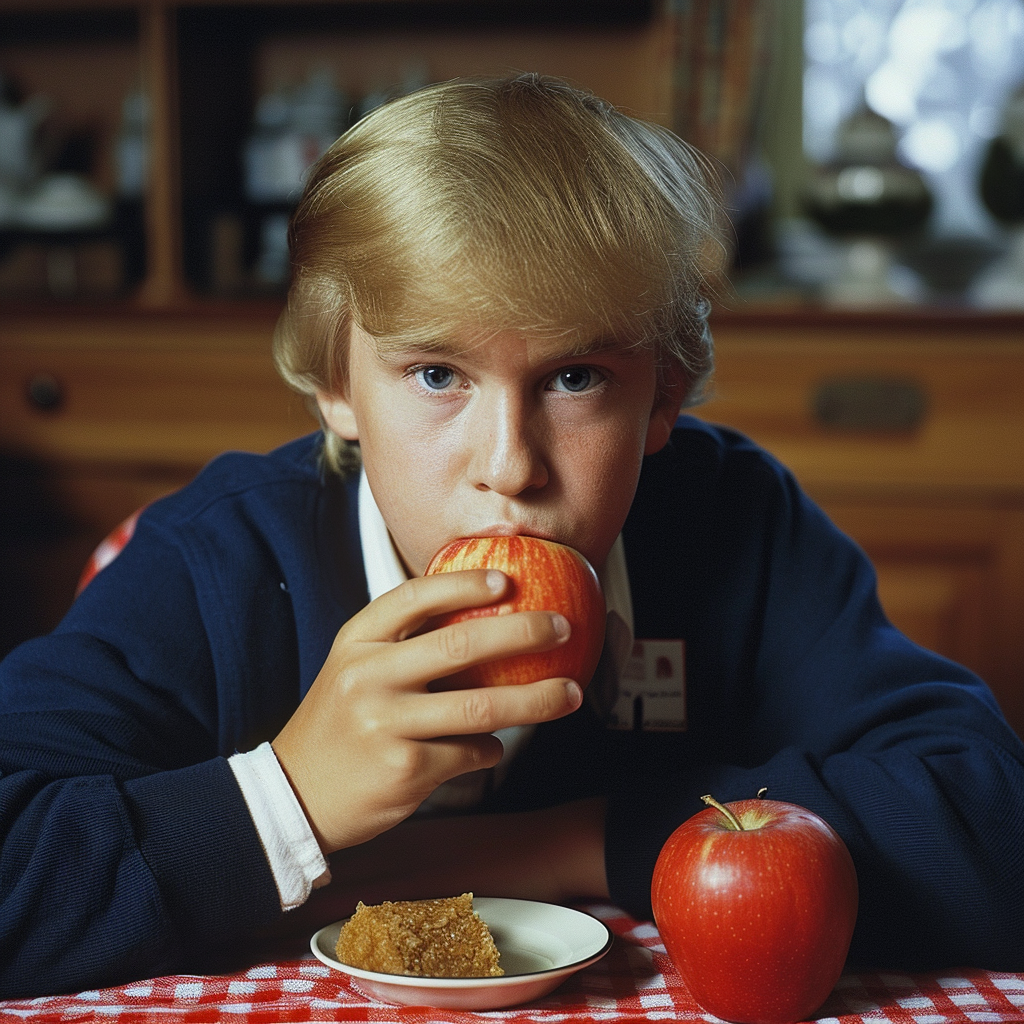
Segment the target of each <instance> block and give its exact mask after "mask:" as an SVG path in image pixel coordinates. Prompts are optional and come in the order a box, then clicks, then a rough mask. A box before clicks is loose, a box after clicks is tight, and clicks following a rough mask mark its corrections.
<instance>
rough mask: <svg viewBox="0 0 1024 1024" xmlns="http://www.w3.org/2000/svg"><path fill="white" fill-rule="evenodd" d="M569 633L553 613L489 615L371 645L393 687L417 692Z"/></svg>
mask: <svg viewBox="0 0 1024 1024" xmlns="http://www.w3.org/2000/svg"><path fill="white" fill-rule="evenodd" d="M569 633H570V627H569V623H568V622H567V621H566V620H565V618H563V616H561V615H559V614H557V613H551V612H514V613H510V614H508V615H490V616H483V617H480V618H474V619H467V620H465V621H463V622H456V623H453V624H451V625H449V626H443V627H442V628H440V629H433V630H431V631H430V632H427V633H423V634H420V635H419V636H414V637H410V638H409V639H407V640H405V641H403V642H402V643H400V644H384V645H380V646H377V647H376V649H375V650H374V658H375V661H376V665H377V668H378V670H379V671H380V672H381V673H382V674H383V678H386V679H389V680H392V681H393V683H392V685H393V686H394V688H395V689H399V688H403V689H406V690H419V689H422V687H423V686H424V685H426V684H428V683H431V682H433V681H434V680H437V679H443V678H444V677H446V676H450V675H453V674H454V673H456V672H459V671H461V670H462V669H465V668H469V667H470V666H471V665H478V664H480V663H481V662H485V661H494V660H496V659H498V658H507V657H511V656H513V655H516V654H532V653H535V652H538V651H548V650H551V649H552V648H554V647H557V646H558V645H559V644H562V643H564V642H565V641H566V640H567V639H568V638H569ZM398 680H402V681H403V682H402V683H401V684H399V683H398V682H397V681H398Z"/></svg>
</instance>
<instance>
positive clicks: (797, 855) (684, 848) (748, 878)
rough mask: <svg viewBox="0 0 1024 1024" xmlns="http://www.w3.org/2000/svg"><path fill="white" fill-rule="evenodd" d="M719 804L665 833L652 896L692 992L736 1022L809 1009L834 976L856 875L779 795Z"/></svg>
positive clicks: (830, 841)
mask: <svg viewBox="0 0 1024 1024" xmlns="http://www.w3.org/2000/svg"><path fill="white" fill-rule="evenodd" d="M704 800H705V802H706V803H709V804H713V806H709V807H708V808H707V809H705V810H703V811H700V812H699V813H697V814H695V815H694V816H693V817H692V818H690V819H689V820H688V821H686V822H684V823H683V824H682V825H680V826H679V828H677V829H676V830H675V832H673V833H672V835H671V836H669V839H668V841H667V842H666V843H665V845H664V847H663V848H662V851H661V854H660V855H659V857H658V861H657V864H656V865H655V868H654V878H653V882H652V885H651V905H652V907H653V909H654V919H655V921H656V923H657V925H658V930H659V932H660V933H661V937H662V938H663V939H664V941H665V947H666V948H667V950H668V955H669V958H670V959H671V960H672V962H673V964H675V966H676V969H677V970H678V971H679V973H680V975H681V976H682V978H683V981H684V982H685V983H686V985H687V987H688V988H689V990H690V994H691V995H692V996H693V998H694V999H695V1000H696V1001H697V1002H698V1003H699V1004H700V1005H701V1006H702V1007H703V1008H704V1009H705V1010H707V1011H708V1012H710V1013H713V1014H714V1015H715V1016H717V1017H721V1018H723V1019H724V1020H728V1021H735V1022H737V1024H789V1022H792V1021H803V1020H807V1019H809V1018H811V1017H812V1015H813V1014H814V1012H815V1011H816V1010H817V1009H818V1008H819V1007H820V1006H821V1004H822V1003H823V1002H824V1001H825V999H826V998H827V997H828V995H829V993H830V992H831V991H832V989H833V987H834V986H835V983H836V981H838V979H839V976H840V974H841V973H842V970H843V964H844V962H845V960H846V954H847V952H848V950H849V948H850V939H851V937H852V936H853V926H854V922H855V921H856V918H857V874H856V871H855V870H854V866H853V861H852V859H851V858H850V854H849V851H848V850H847V849H846V846H845V844H844V843H843V841H842V839H840V837H839V836H838V834H837V833H836V832H835V831H834V830H833V829H832V827H831V826H830V825H828V823H827V822H825V821H824V820H823V819H822V818H820V817H818V815H816V814H814V813H812V812H811V811H808V810H806V809H805V808H803V807H798V806H797V805H796V804H790V803H784V802H782V801H778V800H763V799H755V800H738V801H735V802H733V803H729V804H726V805H721V804H718V803H717V801H714V800H712V798H710V797H704Z"/></svg>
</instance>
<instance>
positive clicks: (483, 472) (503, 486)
mask: <svg viewBox="0 0 1024 1024" xmlns="http://www.w3.org/2000/svg"><path fill="white" fill-rule="evenodd" d="M481 397H482V396H481ZM475 411H476V413H477V415H476V416H475V417H474V420H473V423H472V424H471V426H470V438H469V443H470V445H471V446H472V452H473V457H472V459H471V461H470V471H471V473H472V476H473V485H474V487H476V489H477V490H480V491H495V492H497V493H498V494H503V495H506V496H509V497H511V496H514V495H517V494H522V493H523V492H524V491H528V490H531V489H539V488H541V487H543V486H544V485H545V484H546V483H547V482H548V477H549V472H548V463H547V459H546V457H545V439H544V430H543V424H541V423H539V422H538V421H537V418H536V417H535V416H531V415H530V411H529V409H527V408H526V407H525V406H524V403H523V402H522V401H521V400H520V399H519V398H518V397H516V396H513V395H508V394H502V395H501V396H500V397H497V396H495V397H493V398H491V396H488V400H484V401H481V402H480V404H479V406H478V408H477V409H476V410H475Z"/></svg>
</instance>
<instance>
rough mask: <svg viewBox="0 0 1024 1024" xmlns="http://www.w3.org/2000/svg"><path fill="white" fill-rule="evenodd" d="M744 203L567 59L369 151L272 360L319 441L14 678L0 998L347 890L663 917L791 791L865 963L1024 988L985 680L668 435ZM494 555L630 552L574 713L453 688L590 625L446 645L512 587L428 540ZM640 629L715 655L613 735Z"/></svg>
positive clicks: (300, 254) (353, 148) (684, 438)
mask: <svg viewBox="0 0 1024 1024" xmlns="http://www.w3.org/2000/svg"><path fill="white" fill-rule="evenodd" d="M715 221H716V204H715V200H714V196H713V193H712V191H711V190H710V188H709V187H708V185H707V183H706V176H705V175H704V174H703V172H702V167H701V162H700V161H699V160H698V159H697V158H696V157H695V156H694V154H693V153H692V152H691V151H690V150H689V149H688V148H687V147H685V146H684V145H683V144H682V143H680V142H679V141H678V140H676V139H674V138H673V137H672V136H671V135H670V134H669V133H667V132H664V131H663V130H660V129H657V128H654V127H652V126H649V125H644V124H642V123H640V122H637V121H634V120H632V119H630V118H628V117H626V116H624V115H623V114H621V113H618V112H616V111H614V110H612V109H610V108H609V107H608V106H606V105H605V104H603V103H601V102H600V101H598V100H596V99H594V98H593V97H591V96H589V95H587V94H584V93H581V92H578V91H576V90H573V89H571V88H569V87H568V86H566V85H565V84H563V83H560V82H557V81H551V80H546V79H541V78H537V77H535V76H524V77H520V78H515V79H510V80H498V81H468V82H453V83H448V84H446V85H442V86H437V87H432V88H430V89H427V90H424V91H423V92H421V93H418V94H415V95H414V96H411V97H407V98H405V99H403V100H400V101H396V102H395V103H393V104H390V105H388V106H386V107H384V108H381V109H380V110H379V111H378V112H376V113H374V114H373V115H371V116H370V117H368V118H366V119H365V120H364V121H363V122H361V123H360V124H359V125H357V126H356V127H355V128H354V129H353V130H352V131H351V132H349V133H348V134H347V135H346V136H344V137H343V138H342V139H341V140H339V142H338V143H337V144H336V145H335V147H334V148H333V149H332V150H331V151H330V152H329V153H328V154H327V156H326V157H325V158H324V159H323V160H322V161H321V163H320V164H319V165H318V167H317V168H316V169H315V171H314V172H313V174H312V177H311V180H310V182H309V185H308V186H307V189H306V192H305V194H304V196H303V199H302V202H301V204H300V206H299V209H298V210H297V212H296V215H295V218H294V221H293V230H292V252H293V265H294V279H293V284H292V288H291V292H290V295H289V302H288V309H287V311H286V313H285V314H284V316H283V318H282V321H281V325H280V327H279V331H278V335H277V337H276V339H275V345H276V355H277V359H278V363H279V366H280V367H281V368H282V372H283V373H284V375H285V376H286V378H287V379H288V380H289V381H290V382H291V383H292V384H293V385H294V386H296V387H297V388H298V389H299V390H300V391H302V392H303V393H305V394H307V395H309V396H310V397H311V398H312V399H313V400H314V401H315V402H316V405H317V408H318V410H319V413H320V416H321V419H322V422H323V426H324V432H323V436H322V437H313V438H306V439H303V440H300V441H297V442H295V443H293V444H291V445H289V446H286V447H285V448H284V449H282V450H280V451H279V452H276V453H273V454H271V455H270V456H245V455H237V454H236V455H229V456H226V457H224V458H222V459H221V460H218V461H217V462H215V463H214V464H212V465H211V466H210V467H208V469H207V470H206V471H204V473H203V474H201V475H200V477H199V478H198V479H197V480H196V481H195V482H194V483H193V484H192V485H190V487H188V488H186V489H185V490H184V491H182V492H181V493H179V494H177V495H174V496H172V497H171V498H169V499H166V500H165V501H163V502H160V503H158V504H157V505H155V506H153V507H152V508H150V509H149V510H147V512H146V513H145V514H144V515H143V516H142V518H141V519H140V522H139V525H138V528H137V531H136V534H135V537H134V538H133V539H132V541H131V543H130V544H129V545H128V546H127V547H126V548H125V550H124V551H123V552H122V554H121V555H120V556H119V557H118V558H117V559H116V560H115V561H114V562H113V564H112V565H110V566H109V567H108V568H107V569H105V570H104V571H103V572H102V573H101V574H100V575H99V576H98V577H97V578H96V579H95V580H94V581H93V582H92V583H91V584H90V585H89V587H88V588H87V589H86V591H85V592H84V594H83V595H82V597H81V598H80V599H79V600H78V602H76V604H75V606H74V607H73V608H72V609H71V611H70V613H69V615H68V616H67V618H66V620H65V622H64V623H62V625H61V626H60V628H59V629H58V630H57V631H55V633H54V634H52V635H51V636H50V637H47V638H42V639H40V640H38V641H33V642H31V643H29V644H27V645H24V646H23V647H22V648H20V649H19V650H18V651H16V652H14V653H13V654H12V655H11V656H10V658H9V659H8V660H7V661H6V662H5V664H4V666H3V675H2V678H0V687H2V689H0V708H2V711H3V714H2V717H0V730H2V732H0V736H2V743H0V750H2V753H0V758H2V761H0V770H2V773H3V775H2V778H0V808H2V816H3V835H4V845H3V852H2V861H0V887H2V888H0V899H2V904H0V935H2V941H3V950H4V952H3V954H2V958H0V959H2V962H0V979H2V981H0V986H2V991H3V993H4V994H6V995H14V994H27V993H32V992H46V991H56V990H58V989H79V988H83V987H86V986H93V985H100V984H104V983H110V982H113V981H115V980H118V979H123V978H128V977H142V976H149V975H154V974H159V973H166V972H170V971H178V970H182V969H185V968H191V969H197V968H198V969H202V967H203V964H204V963H209V960H208V959H206V957H207V956H208V954H207V953H206V951H207V950H209V949H212V948H214V947H216V946H217V944H218V943H223V942H224V941H225V940H231V939H234V940H238V939H239V938H244V937H246V936H247V935H250V934H252V933H254V932H256V931H260V930H264V929H268V928H273V927H281V926H285V927H290V928H291V929H292V930H299V931H301V930H303V929H306V930H308V929H310V928H311V927H312V926H313V925H314V924H316V923H322V922H324V921H329V920H332V919H335V918H337V917H340V916H342V915H343V914H345V913H348V912H350V911H351V909H352V907H353V905H354V903H355V901H356V899H363V900H365V901H367V902H374V901H377V900H378V899H383V898H390V899H401V898H411V897H426V896H440V895H451V894H453V893H456V892H462V891H466V890H473V891H475V892H477V893H480V894H485V893H486V894H488V895H509V896H521V897H528V898H536V899H544V900H551V901H566V900H571V899H574V898H587V897H591V898H611V899H612V900H614V901H616V902H617V903H619V904H621V905H623V906H624V907H626V908H627V909H629V910H630V911H632V912H633V913H635V914H639V915H648V914H649V913H650V907H649V885H650V876H651V871H652V868H653V863H654V859H655V858H656V856H657V853H658V851H659V849H660V846H661V843H662V842H663V841H664V840H665V838H667V836H668V834H669V833H670V832H671V831H672V830H673V829H674V828H675V826H676V825H678V824H680V823H681V822H682V821H683V820H685V819H686V818H687V817H689V816H690V815H691V814H693V813H695V812H696V811H697V810H698V809H700V806H701V804H700V801H699V796H700V794H702V793H705V792H709V791H710V792H713V793H714V794H715V795H716V796H717V797H718V798H719V799H720V800H731V799H735V798H740V797H746V796H751V795H753V794H754V793H756V792H757V790H758V789H759V788H760V787H761V786H767V787H768V789H769V792H770V794H771V795H772V796H773V797H776V798H778V799H787V800H792V801H795V802H797V803H801V804H803V805H805V806H807V807H810V808H812V809H814V810H816V811H818V812H819V813H821V814H822V815H823V816H824V817H825V818H826V819H827V820H828V821H830V822H831V824H832V825H833V826H834V827H836V828H837V830H838V831H839V832H840V833H841V834H842V835H843V837H844V839H845V840H846V842H847V844H848V846H849V847H850V850H851V853H852V854H853V857H854V860H855V862H856V864H857V868H858V873H859V877H860V885H861V909H860V917H859V921H858V926H857V933H856V936H855V939H854V946H853V949H852V951H851V957H852V962H854V963H858V964H867V963H871V964H875V965H881V966H885V967H890V968H896V967H904V968H906V967H926V966H939V965H952V964H961V965H965V964H966V965H978V966H984V967H990V968H1000V967H1011V968H1020V967H1022V966H1024V956H1022V953H1021V935H1024V917H1022V909H1021V908H1022V907H1024V855H1022V847H1021V844H1020V842H1019V838H1018V837H1016V836H1015V835H1013V834H1012V832H1013V830H1012V828H1011V827H1008V823H1011V822H1014V821H1020V820H1022V817H1024V748H1022V746H1021V744H1020V742H1019V740H1018V739H1017V738H1016V737H1015V736H1014V735H1013V733H1012V732H1011V730H1010V729H1009V728H1008V727H1007V725H1006V723H1005V722H1004V721H1003V720H1002V718H1001V717H1000V715H999V713H998V710H997V709H996V706H995V703H994V701H993V699H992V697H991V695H990V693H989V692H988V691H987V690H986V688H985V687H984V686H983V684H981V683H980V682H979V681H978V680H976V679H974V678H973V677H972V676H971V675H970V674H969V673H968V672H966V671H965V670H963V669H961V668H959V667H958V666H955V665H952V664H950V663H948V662H946V661H944V660H942V659H940V658H938V657H937V656H934V655H932V654H930V653H929V652H926V651H923V650H921V649H919V648H917V647H915V646H914V645H912V644H910V643H909V641H907V640H906V639H905V638H903V637H902V636H901V635H899V634H898V633H897V632H896V631H895V630H893V629H892V627H891V626H890V625H889V624H888V623H887V622H886V621H885V619H884V616H883V615H882V613H881V611H880V609H879V607H878V604H877V600H876V598H875V593H874V579H873V574H872V572H871V568H870V566H869V565H868V564H867V562H866V561H865V559H864V558H863V556H862V555H861V554H860V553H859V552H858V551H857V550H856V549H855V548H854V547H853V545H851V544H850V543H849V542H848V541H847V540H846V539H845V538H843V537H842V536H841V535H840V534H839V533H838V532H837V531H836V530H835V529H834V528H833V527H832V526H831V525H830V524H829V523H828V522H827V520H825V518H824V517H823V516H822V515H821V513H820V512H819V511H818V510H817V509H816V508H815V507H814V506H813V505H812V504H811V503H810V502H809V501H808V500H807V499H806V498H805V497H804V496H803V495H802V494H801V493H800V491H799V489H798V488H797V486H796V485H795V483H794V482H793V480H792V478H791V477H790V476H789V475H788V474H787V473H786V472H785V471H784V470H783V469H782V468H781V467H780V466H778V464H777V463H775V462H774V461H773V460H772V459H771V458H770V457H769V456H767V455H766V454H765V453H763V452H761V451H760V450H758V449H757V448H756V447H755V446H753V445H751V444H750V443H749V442H747V441H745V440H744V439H742V438H740V437H737V436H736V435H734V434H732V433H730V432H728V431H725V430H721V429H716V428H713V427H710V426H705V425H703V424H701V423H699V422H698V421H695V420H690V419H684V420H682V421H681V422H680V425H679V428H678V429H673V428H674V425H675V423H676V419H677V416H678V413H679V410H680V408H681V407H682V406H683V405H685V404H687V403H689V402H692V401H694V400H696V399H697V398H698V397H699V394H700V389H701V386H702V384H703V382H704V381H705V379H706V377H707V375H708V372H709V370H710V364H711V352H710V338H709V336H708V334H707V331H706V329H705V323H704V320H705V316H706V311H707V306H706V303H705V301H704V299H703V297H702V293H703V292H704V291H705V290H706V287H707V280H708V279H709V278H710V277H711V276H712V275H713V273H714V268H715V264H716V253H717V252H718V251H719V247H718V243H717V241H716V239H717V233H716V228H715ZM356 443H358V456H359V457H360V458H361V463H362V470H361V471H359V472H356V471H355V469H354V468H353V463H354V456H355V454H356V449H355V447H354V446H355V444H356ZM506 532H515V533H528V534H535V535H539V536H543V537H548V538H551V539H555V540H558V541H561V542H563V543H567V544H570V545H572V546H573V547H575V548H577V549H578V550H580V551H581V552H582V553H583V554H584V555H586V556H587V557H588V558H589V559H590V560H591V562H592V563H593V564H594V565H595V566H596V567H597V568H598V570H599V573H600V575H601V577H602V581H603V583H604V586H605V592H606V597H607V599H608V605H609V608H610V616H609V636H610V637H611V638H612V642H611V643H610V644H608V645H607V646H606V652H605V655H606V657H605V659H604V662H605V663H604V665H603V667H602V669H601V670H599V675H600V678H599V679H597V678H595V681H594V683H593V684H592V685H591V687H590V689H589V690H588V694H587V699H586V700H584V699H583V695H582V693H581V691H580V687H579V685H577V684H578V683H585V682H586V680H578V681H570V680H564V679H562V680H559V679H555V680H540V681H537V682H535V683H532V684H529V685H527V686H522V687H497V688H494V689H487V690H479V691H477V690H468V691H457V692H434V689H433V688H432V685H431V684H432V683H433V681H434V680H436V679H439V678H442V677H443V676H446V675H448V674H450V673H451V672H452V671H455V670H457V669H459V668H461V667H464V666H466V665H468V664H471V663H475V662H480V661H485V660H489V659H492V658H495V657H499V656H502V655H506V654H510V653H513V652H517V651H528V650H540V649H546V648H549V647H552V646H554V645H556V644H558V643H560V642H562V641H563V640H564V638H565V635H566V624H565V623H564V622H563V621H561V619H560V618H559V617H558V616H556V615H549V614H548V613H546V612H536V613H522V614H520V615H515V616H504V617H500V618H484V619H478V620H474V621H472V622H470V623H468V624H464V625H461V626H457V627H447V628H445V629H441V630H437V629H431V628H430V627H431V619H432V618H433V617H434V616H436V615H437V614H439V613H442V612H444V611H447V610H451V609H455V608H460V607H468V606H477V605H484V604H487V603H489V602H492V601H494V600H496V599H498V598H499V597H500V596H501V594H502V593H503V592H504V588H505V587H506V586H507V580H506V579H505V578H504V577H503V576H502V575H501V574H495V573H487V572H482V571H481V572H470V573H463V574H443V575H439V576H432V577H423V576H422V573H423V570H424V568H425V566H426V563H427V561H428V560H429V558H430V557H431V556H432V555H433V553H434V552H435V551H436V550H437V549H438V548H440V547H441V546H442V545H443V544H445V543H446V542H448V541H450V540H452V539H454V538H456V537H459V536H464V535H473V534H488V533H491V534H493V533H506ZM633 637H636V638H637V640H638V642H639V646H640V649H646V648H645V647H644V645H645V644H648V643H654V642H655V640H659V641H661V642H664V643H667V644H669V645H675V648H674V649H675V650H677V651H678V652H679V653H680V655H681V654H682V652H683V650H684V649H685V703H686V707H685V720H684V717H683V715H680V716H679V718H678V720H677V721H676V722H675V723H674V728H672V729H670V730H669V731H657V732H655V731H645V730H644V729H643V728H642V727H641V726H642V725H643V722H642V715H639V716H638V720H637V722H636V725H637V726H638V728H635V729H632V730H628V729H627V730H622V729H617V728H612V727H611V726H613V725H616V724H618V725H621V724H622V722H621V719H616V718H615V717H614V715H615V708H616V706H617V705H616V703H615V700H616V694H617V686H618V684H617V682H616V672H617V671H621V670H622V669H623V667H624V666H623V659H622V657H621V655H622V653H623V652H625V654H626V655H627V656H628V654H629V652H630V649H631V647H632V638H633ZM647 638H651V639H650V640H648V639H647ZM652 649H653V648H652ZM667 649H669V648H666V650H667ZM659 650H660V648H659ZM666 657H667V656H666ZM679 683H680V698H681V697H682V693H683V690H682V680H681V679H680V680H679ZM499 730H500V731H501V737H502V740H499V739H498V738H497V737H495V735H493V734H494V733H495V732H497V731H499ZM502 741H504V745H503V742H502ZM417 811H418V813H417ZM299 907H301V908H302V909H301V910H299V909H297V908H299Z"/></svg>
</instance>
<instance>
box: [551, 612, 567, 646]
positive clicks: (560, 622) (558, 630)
mask: <svg viewBox="0 0 1024 1024" xmlns="http://www.w3.org/2000/svg"><path fill="white" fill-rule="evenodd" d="M551 625H552V626H554V627H555V634H556V635H557V637H558V639H559V640H567V639H568V638H569V634H570V633H571V632H572V627H571V626H570V625H569V620H568V619H567V618H566V617H565V616H564V615H559V614H558V612H555V613H554V614H552V616H551Z"/></svg>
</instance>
